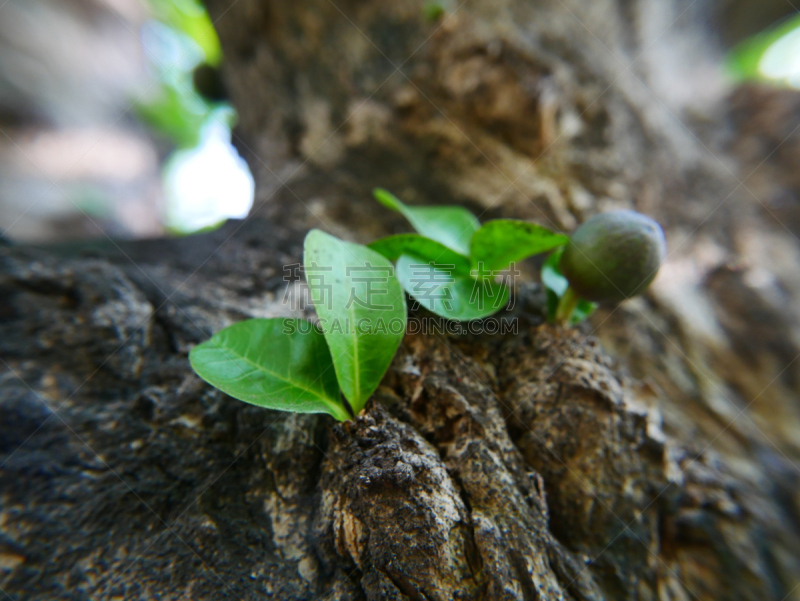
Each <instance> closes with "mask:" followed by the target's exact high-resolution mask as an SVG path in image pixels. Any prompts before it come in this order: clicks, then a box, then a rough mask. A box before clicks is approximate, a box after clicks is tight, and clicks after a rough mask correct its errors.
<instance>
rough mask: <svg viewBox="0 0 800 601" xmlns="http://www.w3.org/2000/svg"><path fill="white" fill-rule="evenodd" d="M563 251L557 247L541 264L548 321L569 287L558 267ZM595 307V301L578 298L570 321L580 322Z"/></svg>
mask: <svg viewBox="0 0 800 601" xmlns="http://www.w3.org/2000/svg"><path fill="white" fill-rule="evenodd" d="M563 252H564V249H563V248H559V249H558V250H557V251H555V252H554V253H551V255H550V256H549V257H547V260H546V261H545V262H544V265H542V284H544V287H545V290H546V291H547V319H548V320H549V321H553V319H554V318H555V316H556V308H557V307H558V301H559V300H560V299H561V297H562V296H564V293H565V292H566V291H567V288H568V287H569V282H568V281H567V278H565V277H564V276H563V275H562V273H561V269H559V267H558V264H559V262H560V261H561V254H562V253H563ZM595 309H597V303H593V302H591V301H588V300H586V299H585V298H582V299H580V300H579V301H578V304H577V305H576V306H575V309H574V310H573V312H572V318H571V321H572V323H573V324H576V323H580V322H582V321H583V320H584V319H587V318H588V317H589V316H591V314H592V313H594V312H595Z"/></svg>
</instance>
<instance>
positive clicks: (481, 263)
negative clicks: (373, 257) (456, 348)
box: [369, 188, 569, 321]
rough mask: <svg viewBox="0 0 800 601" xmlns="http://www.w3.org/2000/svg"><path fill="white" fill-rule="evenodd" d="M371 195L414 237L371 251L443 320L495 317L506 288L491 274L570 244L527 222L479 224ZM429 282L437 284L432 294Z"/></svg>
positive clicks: (380, 193) (461, 213)
mask: <svg viewBox="0 0 800 601" xmlns="http://www.w3.org/2000/svg"><path fill="white" fill-rule="evenodd" d="M374 194H375V198H376V199H377V200H378V202H380V203H381V204H382V205H384V206H385V207H388V208H390V209H392V210H395V211H397V212H399V213H400V214H402V215H403V216H404V217H405V218H406V219H407V220H408V221H409V223H410V224H411V226H412V227H413V228H414V229H415V230H417V234H400V235H397V236H389V237H387V238H381V239H380V240H377V241H375V242H373V243H372V244H370V245H369V246H370V248H372V249H373V250H376V251H377V252H379V253H381V254H382V255H383V256H385V257H386V258H387V259H389V260H390V261H395V262H396V267H397V279H398V280H400V284H401V285H402V286H403V289H404V290H405V291H406V292H407V293H408V295H409V296H410V297H411V298H413V299H414V300H416V301H417V302H418V303H419V304H420V305H421V306H422V307H424V308H426V309H428V310H429V311H431V312H432V313H435V314H436V315H439V316H441V317H445V318H447V319H453V320H456V321H470V320H473V319H481V318H484V317H488V316H490V315H493V314H494V313H497V312H498V311H500V310H501V309H502V308H503V307H505V306H506V304H507V303H508V299H509V290H508V287H507V286H505V285H503V284H502V283H498V282H497V281H495V278H496V276H498V275H500V274H501V272H502V271H503V270H505V269H507V268H508V267H510V266H511V265H512V264H513V263H515V262H517V261H522V260H523V259H525V258H527V257H530V256H532V255H536V254H539V253H543V252H546V251H548V250H552V249H554V248H557V247H559V246H563V245H564V244H566V243H567V241H568V240H569V239H568V238H567V236H565V235H564V234H558V233H555V232H552V231H550V230H548V229H547V228H545V227H542V226H540V225H536V224H535V223H530V222H528V221H520V220H516V219H496V220H494V221H488V222H487V223H485V224H483V225H482V226H481V224H480V222H479V221H478V218H477V217H475V215H473V214H472V213H470V212H469V211H468V210H467V209H465V208H463V207H453V206H439V207H409V206H407V205H405V204H404V203H403V202H401V201H400V199H398V198H397V197H396V196H394V195H393V194H391V193H389V192H387V191H386V190H382V189H380V188H379V189H376V190H375V191H374ZM430 282H435V283H436V287H435V291H433V292H432V289H431V286H430Z"/></svg>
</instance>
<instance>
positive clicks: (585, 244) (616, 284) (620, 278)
mask: <svg viewBox="0 0 800 601" xmlns="http://www.w3.org/2000/svg"><path fill="white" fill-rule="evenodd" d="M666 251H667V243H666V240H665V239H664V231H663V230H662V229H661V226H660V225H659V224H658V223H656V222H655V221H653V220H652V219H651V218H649V217H647V216H646V215H642V214H641V213H637V212H635V211H611V212H609V213H601V214H599V215H595V216H594V217H591V218H590V219H588V220H587V221H586V222H585V223H584V224H583V225H581V226H580V227H579V228H578V229H577V230H575V232H574V233H573V234H572V236H570V239H569V243H568V244H567V246H566V248H565V249H564V252H563V253H562V254H561V258H560V261H559V268H560V271H561V273H562V274H563V275H564V277H565V278H566V279H567V281H568V282H569V287H568V288H567V289H566V291H565V292H564V294H563V296H562V297H561V300H560V302H559V304H558V308H557V310H556V315H555V320H556V321H559V322H562V323H563V322H567V321H568V320H569V319H570V317H571V316H572V313H573V310H574V309H575V307H576V305H577V303H578V301H579V299H580V298H581V297H582V298H584V299H586V300H589V301H593V302H598V303H618V302H620V301H623V300H625V299H626V298H630V297H632V296H636V295H637V294H641V293H642V292H644V290H645V289H646V288H647V287H648V286H649V285H650V282H652V281H653V279H654V278H655V277H656V273H658V269H659V267H660V266H661V262H662V261H663V260H664V257H665V255H666Z"/></svg>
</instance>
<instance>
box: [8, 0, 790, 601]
mask: <svg viewBox="0 0 800 601" xmlns="http://www.w3.org/2000/svg"><path fill="white" fill-rule="evenodd" d="M209 8H210V10H211V11H212V16H213V17H214V18H215V19H217V26H218V29H219V32H220V35H221V38H222V42H223V46H224V48H225V52H226V67H225V75H226V78H227V85H228V88H229V89H230V90H231V94H232V98H233V101H234V103H235V104H236V105H237V107H238V108H239V111H240V117H241V119H240V127H239V132H238V134H237V138H238V143H239V145H240V147H241V149H242V151H243V152H244V153H245V154H247V156H248V160H249V161H250V164H251V166H252V167H253V170H254V172H255V173H256V179H257V182H258V186H259V188H258V190H259V192H258V200H257V207H256V209H255V210H254V214H253V216H252V217H251V218H249V219H248V220H246V221H245V222H231V223H229V224H227V225H226V226H225V227H223V228H222V229H220V230H218V231H216V232H213V233H210V234H205V235H200V236H196V237H192V238H188V239H183V240H164V241H148V242H141V243H135V244H125V245H122V244H117V243H113V242H109V241H106V242H102V243H99V244H96V245H83V246H81V247H76V248H71V249H63V248H62V249H60V250H59V251H58V252H54V251H52V250H36V249H30V248H19V247H17V248H15V247H5V248H1V249H0V253H1V257H2V266H3V267H2V271H1V272H0V277H1V278H2V279H1V280H0V291H2V294H1V295H0V353H1V354H0V356H1V357H2V363H0V387H1V389H2V396H0V431H1V432H2V437H1V438H0V453H2V463H1V464H0V465H1V466H2V467H0V524H2V533H1V534H0V587H1V588H2V591H3V593H4V594H5V595H6V596H7V597H9V598H12V599H62V598H63V599H88V598H91V599H113V598H124V599H153V598H161V599H184V598H186V599H223V598H226V599H229V598H234V599H323V600H331V601H332V600H334V599H341V600H344V599H369V600H377V599H398V600H400V599H402V600H437V601H439V600H442V601H444V600H449V599H464V600H466V599H485V600H496V599H497V600H500V599H503V600H505V599H509V600H510V599H525V600H541V601H544V600H547V601H550V600H556V599H564V600H570V601H590V600H591V601H597V600H600V599H607V600H611V599H614V600H622V599H625V600H655V599H658V600H660V601H667V600H674V601H685V600H706V599H708V600H711V599H715V600H720V599H731V600H732V599H737V600H739V599H741V600H753V601H763V600H772V599H774V600H777V601H784V600H786V599H800V588H797V587H798V584H800V576H798V575H800V529H799V527H798V526H799V525H800V497H799V496H798V493H797V490H798V486H797V485H798V482H799V481H800V478H799V477H798V469H797V467H796V465H795V462H796V459H797V457H798V454H800V407H798V404H797V395H798V392H800V376H799V375H798V373H799V372H798V370H797V363H796V359H797V357H798V351H799V350H800V309H798V307H800V304H799V303H798V300H800V269H799V268H798V265H799V264H800V261H799V260H798V255H799V254H800V249H799V248H798V241H797V238H796V235H797V234H798V233H800V210H799V209H798V206H800V205H798V193H800V181H799V180H798V178H797V175H796V170H793V168H792V167H793V165H796V164H797V155H798V153H799V152H800V137H798V136H797V135H795V133H796V130H797V127H796V125H797V124H796V116H795V115H796V110H795V109H796V107H797V105H798V104H800V100H799V99H798V96H797V95H796V94H795V93H790V92H778V91H775V90H766V89H755V88H742V89H739V90H736V91H734V92H733V93H732V94H731V95H728V96H725V97H722V96H719V94H720V91H721V89H722V88H721V87H720V86H721V84H720V85H717V84H714V85H706V84H708V83H709V79H710V78H709V77H708V76H707V74H708V73H711V72H713V69H711V68H710V67H709V66H708V65H707V64H706V63H705V62H704V59H703V58H702V57H710V58H708V60H711V59H712V58H713V52H714V51H713V48H707V47H706V46H705V45H704V42H703V37H702V33H703V30H702V27H705V26H706V25H707V23H706V19H705V17H706V15H705V13H704V12H703V10H704V8H705V4H704V3H702V2H680V1H676V2H666V1H661V2H651V1H648V0H641V1H639V2H620V3H617V2H612V1H611V0H600V1H597V2H592V3H583V2H573V1H572V0H563V1H561V0H553V1H552V2H551V1H541V2H521V1H518V0H517V1H514V0H508V1H506V2H496V1H489V0H486V1H482V0H471V1H470V2H467V3H465V4H463V5H460V6H456V5H453V6H451V7H449V8H448V11H447V12H446V13H445V16H444V17H442V18H441V19H440V20H439V21H437V22H428V21H426V20H425V19H423V18H422V8H421V5H420V3H418V2H412V1H400V2H394V3H391V6H388V5H386V3H381V2H377V1H372V0H370V1H367V0H364V1H360V2H355V1H348V2H338V3H336V4H334V3H332V2H329V1H328V0H294V1H292V2H289V1H283V0H281V1H277V2H264V1H259V0H238V1H235V2H229V1H228V0H209ZM670 24H672V25H670ZM632 61H635V62H634V64H633V65H632V66H631V63H632ZM629 67H630V68H629ZM670 70H672V72H673V73H672V77H671V76H670ZM675 73H677V74H678V75H679V77H674V75H675ZM677 81H680V82H681V83H680V84H676V82H677ZM712 83H713V82H712ZM342 123H343V124H342ZM339 124H342V125H341V126H340V125H339ZM717 157H721V158H717ZM375 185H381V186H384V187H387V188H389V189H392V190H393V191H395V192H396V193H398V194H399V195H401V196H402V197H403V198H405V199H408V200H409V201H411V202H415V201H416V202H425V203H429V204H430V203H452V202H459V203H463V204H465V205H467V206H469V207H471V208H472V209H473V210H475V211H476V213H479V214H481V218H482V219H484V220H485V219H487V218H489V217H494V216H500V215H504V216H515V217H523V218H531V219H535V220H538V221H540V222H542V223H545V224H550V225H552V226H554V227H558V228H560V229H566V230H568V229H570V228H572V227H574V225H575V224H576V223H578V222H579V221H580V220H582V219H584V218H585V217H586V216H588V215H590V214H592V213H593V212H595V211H598V210H602V209H605V208H609V207H636V208H638V209H639V210H642V211H645V212H648V213H650V214H652V215H654V216H655V217H657V218H658V219H659V220H660V221H661V222H662V223H663V224H664V225H665V227H666V229H667V232H668V240H669V243H670V248H671V254H670V259H669V261H668V264H667V265H666V267H665V269H664V272H663V274H662V276H661V277H660V278H659V280H657V281H656V282H655V284H654V286H653V288H652V289H651V291H650V292H649V293H648V294H647V295H646V296H645V297H644V298H641V299H639V300H635V301H630V302H628V303H626V304H624V305H622V306H620V307H618V308H609V309H604V310H602V311H600V312H599V313H598V314H597V315H595V316H594V317H593V319H592V321H591V323H590V324H587V325H586V326H584V327H583V328H582V329H581V330H563V329H559V328H555V327H552V326H549V325H546V324H543V323H542V319H541V316H542V293H541V290H540V289H539V288H538V287H537V286H536V285H535V284H532V283H527V284H524V285H521V286H520V290H519V291H518V295H517V302H516V304H515V307H514V309H513V311H512V312H511V313H510V314H509V315H508V317H514V318H517V319H518V320H519V321H518V323H519V333H518V334H517V335H504V336H500V335H496V336H489V335H482V336H467V335H465V336H455V335H438V334H437V335H418V334H414V335H412V334H409V335H408V336H407V337H406V339H405V341H404V343H403V345H402V347H401V349H400V351H399V353H398V355H397V357H396V359H395V361H394V363H393V365H392V367H391V368H390V370H389V373H388V374H387V376H386V378H385V379H384V381H383V383H382V385H381V387H380V388H379V389H378V391H377V393H376V394H375V395H374V398H373V400H372V401H371V402H370V404H369V405H368V407H367V409H366V410H365V412H364V413H363V414H362V415H360V416H358V417H357V418H356V419H355V420H353V421H351V422H347V423H343V424H337V423H334V422H333V421H332V420H331V419H330V418H328V417H325V416H298V415H290V414H282V413H275V412H270V411H265V410H261V409H258V408H254V407H250V406H246V405H244V404H241V403H238V402H236V401H233V400H231V399H230V398H228V397H226V396H225V395H223V394H222V393H220V392H218V391H216V390H214V389H212V388H210V387H209V386H207V385H205V384H204V383H202V382H201V381H200V380H199V379H198V378H197V377H195V376H194V375H193V374H192V372H191V370H190V368H189V365H188V361H187V353H188V351H189V349H190V348H191V347H192V345H194V344H196V343H197V342H199V341H201V340H203V339H205V338H206V337H207V336H208V335H209V333H210V332H213V331H216V330H218V329H219V328H221V327H224V326H225V325H228V324H229V323H232V322H233V321H236V320H239V319H243V318H247V317H257V316H262V317H263V316H277V315H286V314H288V311H289V309H288V307H287V305H286V304H284V303H283V302H282V299H283V298H284V291H285V289H286V286H287V284H286V282H285V281H284V279H283V272H282V266H283V265H286V264H292V263H297V262H298V261H299V260H300V257H301V243H302V239H303V235H304V233H305V231H306V230H307V229H308V228H309V227H312V226H316V227H322V228H324V229H327V230H328V231H331V232H332V233H335V234H337V235H340V236H342V237H346V238H349V239H355V240H359V241H368V240H370V239H372V238H373V237H375V236H376V235H378V234H381V233H385V232H388V231H400V230H401V228H403V227H404V226H403V224H402V222H400V221H399V220H398V219H396V218H395V217H393V216H392V215H388V214H387V212H386V211H385V210H383V209H381V208H380V207H378V206H377V205H376V204H375V203H373V202H372V201H371V200H370V198H369V190H370V189H371V188H372V187H373V186H375ZM528 267H529V268H530V267H531V266H528ZM527 272H528V275H530V273H533V272H534V270H533V269H528V270H527ZM531 281H532V280H531ZM290 286H293V285H290Z"/></svg>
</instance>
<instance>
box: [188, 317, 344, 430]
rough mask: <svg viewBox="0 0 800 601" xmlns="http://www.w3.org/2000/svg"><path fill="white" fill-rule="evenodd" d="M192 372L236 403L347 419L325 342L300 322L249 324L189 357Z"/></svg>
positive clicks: (214, 338)
mask: <svg viewBox="0 0 800 601" xmlns="http://www.w3.org/2000/svg"><path fill="white" fill-rule="evenodd" d="M189 361H190V363H191V365H192V369H194V371H195V372H197V375H198V376H200V377H201V378H203V379H204V380H205V381H206V382H208V383H209V384H211V385H212V386H214V387H216V388H219V389H220V390H221V391H222V392H224V393H226V394H228V395H230V396H232V397H233V398H235V399H239V400H240V401H244V402H245V403H250V404H252V405H258V406H259V407H266V408H267V409H278V410H280V411H293V412H295V413H329V414H331V415H332V416H333V417H335V418H336V419H338V420H342V421H343V420H346V419H349V418H350V416H349V414H348V413H347V410H346V409H345V407H344V405H343V404H342V402H341V399H340V397H339V386H338V384H337V383H336V373H335V372H334V370H333V360H332V359H331V353H330V351H329V350H328V346H327V345H326V344H325V338H324V337H323V335H322V332H320V331H319V329H317V328H316V327H315V326H314V325H313V324H312V323H311V322H308V321H305V320H302V319H248V320H246V321H241V322H239V323H237V324H235V325H232V326H230V327H228V328H225V329H224V330H221V331H219V332H217V333H216V334H214V336H212V337H211V338H210V339H209V340H206V341H205V342H203V343H202V344H199V345H197V346H196V347H194V348H193V349H192V352H191V353H189Z"/></svg>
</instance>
